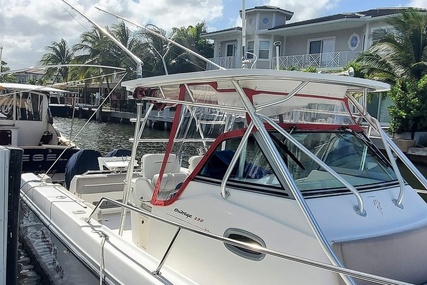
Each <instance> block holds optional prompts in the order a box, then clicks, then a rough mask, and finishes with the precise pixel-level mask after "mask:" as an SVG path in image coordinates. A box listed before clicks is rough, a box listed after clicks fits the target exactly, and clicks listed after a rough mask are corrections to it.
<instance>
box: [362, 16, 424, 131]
mask: <svg viewBox="0 0 427 285" xmlns="http://www.w3.org/2000/svg"><path fill="white" fill-rule="evenodd" d="M387 23H388V24H389V25H390V26H391V29H387V30H384V29H383V30H379V31H377V32H375V33H374V36H373V41H374V44H373V45H372V46H371V48H369V49H368V50H367V51H366V52H365V53H363V54H362V55H361V56H360V57H359V58H358V59H357V63H358V64H359V67H360V68H361V69H362V70H363V72H364V73H365V74H366V76H367V77H369V78H373V79H377V80H381V81H384V82H388V83H390V84H391V85H392V86H393V88H392V90H391V91H390V92H389V96H390V98H391V99H392V100H393V101H394V104H395V105H394V106H393V107H391V108H390V115H391V120H392V121H391V128H392V130H393V131H394V132H397V133H400V132H404V131H411V132H415V131H420V130H427V112H425V110H426V107H427V105H426V102H427V98H426V96H427V89H426V84H425V81H426V80H427V78H426V74H427V15H426V13H420V11H418V10H415V9H406V10H403V11H402V12H401V14H400V15H399V16H394V17H390V18H388V19H387Z"/></svg>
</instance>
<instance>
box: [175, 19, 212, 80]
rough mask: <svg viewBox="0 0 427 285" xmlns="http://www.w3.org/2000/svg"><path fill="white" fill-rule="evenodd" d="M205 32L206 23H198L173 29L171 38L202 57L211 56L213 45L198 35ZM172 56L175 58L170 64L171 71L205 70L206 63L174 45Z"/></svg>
mask: <svg viewBox="0 0 427 285" xmlns="http://www.w3.org/2000/svg"><path fill="white" fill-rule="evenodd" d="M205 32H206V24H205V23H204V22H203V23H198V24H197V25H196V26H188V27H181V28H174V29H173V40H174V41H176V42H177V43H179V44H181V45H183V46H185V47H187V48H189V49H191V50H193V51H195V52H197V53H199V54H201V55H203V56H204V57H207V58H210V57H213V45H212V44H211V43H209V42H208V41H207V40H206V39H204V38H202V37H201V36H200V35H201V34H202V33H205ZM171 53H172V56H173V55H175V57H176V58H175V60H173V61H172V63H174V64H173V65H172V68H171V69H172V72H173V73H177V72H191V71H202V70H205V66H206V63H205V62H204V61H203V60H201V59H199V58H196V57H195V56H193V55H190V54H188V53H186V52H185V51H182V50H179V48H176V47H174V48H173V50H172V52H171Z"/></svg>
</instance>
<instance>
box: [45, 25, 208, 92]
mask: <svg viewBox="0 0 427 285" xmlns="http://www.w3.org/2000/svg"><path fill="white" fill-rule="evenodd" d="M148 28H150V29H151V30H152V31H154V32H155V33H158V34H160V35H162V36H164V37H167V35H166V32H165V31H164V30H161V29H159V28H157V27H155V26H151V27H148ZM105 29H106V30H107V32H108V33H109V34H111V35H112V36H113V37H114V38H115V39H116V40H117V41H119V42H120V43H121V44H122V45H123V46H124V47H126V48H127V49H128V50H129V51H131V52H132V53H133V54H134V55H136V56H137V57H138V58H140V59H141V60H142V61H143V76H144V77H149V76H154V75H161V74H165V73H181V72H191V71H198V70H204V68H205V63H204V62H203V61H201V60H200V59H198V58H195V57H194V56H191V55H190V54H188V53H186V52H185V51H183V50H182V49H181V48H178V47H176V46H172V45H171V44H170V43H169V42H167V41H166V40H164V39H162V38H161V37H158V36H156V35H155V34H153V33H148V32H146V31H145V30H144V29H142V30H141V31H138V32H135V33H133V32H131V31H130V29H129V28H128V27H127V26H126V25H125V23H124V22H121V23H119V24H117V25H113V26H112V27H111V28H110V27H105ZM203 32H206V25H205V23H200V24H197V25H196V26H189V27H181V28H173V30H172V34H171V35H169V37H170V38H172V40H174V41H176V42H177V43H179V44H181V45H183V46H185V47H187V48H190V49H191V50H193V51H195V52H197V53H199V54H201V55H204V56H207V57H212V56H213V46H212V44H211V43H209V42H208V41H207V40H206V39H203V38H201V37H200V35H201V33H203ZM46 50H47V51H48V52H47V53H46V54H45V55H44V56H43V57H42V59H41V61H40V64H43V65H57V64H69V63H78V64H85V65H87V66H86V67H82V68H72V67H61V68H49V69H47V73H46V76H47V77H52V76H55V75H58V78H59V77H60V78H61V79H62V80H63V81H69V80H79V79H81V78H87V77H90V76H93V77H95V76H99V75H100V74H108V73H111V70H110V71H109V70H106V69H105V68H101V69H99V68H93V67H90V65H103V66H114V67H122V68H125V69H126V70H127V76H126V79H132V78H136V75H137V63H136V62H135V59H134V58H132V57H131V56H129V54H128V53H126V52H125V51H124V50H123V49H121V48H120V47H119V46H118V45H117V44H115V43H114V42H113V41H112V40H111V39H110V38H109V37H107V36H106V35H105V34H104V33H102V32H101V31H100V30H98V29H97V28H96V27H93V29H92V30H90V31H87V32H84V33H83V34H82V35H81V36H80V42H79V43H77V44H75V45H74V46H73V47H72V48H69V47H68V45H67V42H66V41H65V40H64V39H61V40H60V41H59V42H52V45H50V46H47V47H46ZM100 78H101V79H100V80H105V78H102V77H100ZM107 84H108V78H107Z"/></svg>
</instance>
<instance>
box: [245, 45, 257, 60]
mask: <svg viewBox="0 0 427 285" xmlns="http://www.w3.org/2000/svg"><path fill="white" fill-rule="evenodd" d="M254 47H255V44H254V41H250V42H248V48H247V54H246V58H248V59H252V58H254V51H255V49H254Z"/></svg>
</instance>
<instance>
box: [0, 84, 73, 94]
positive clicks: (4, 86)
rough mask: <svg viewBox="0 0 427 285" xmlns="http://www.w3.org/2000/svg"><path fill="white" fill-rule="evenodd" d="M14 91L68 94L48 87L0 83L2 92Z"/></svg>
mask: <svg viewBox="0 0 427 285" xmlns="http://www.w3.org/2000/svg"><path fill="white" fill-rule="evenodd" d="M2 89H12V90H19V91H24V92H25V91H26V92H29V91H40V92H67V91H64V90H61V89H56V88H52V87H47V86H39V85H31V84H20V83H0V90H2Z"/></svg>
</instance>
